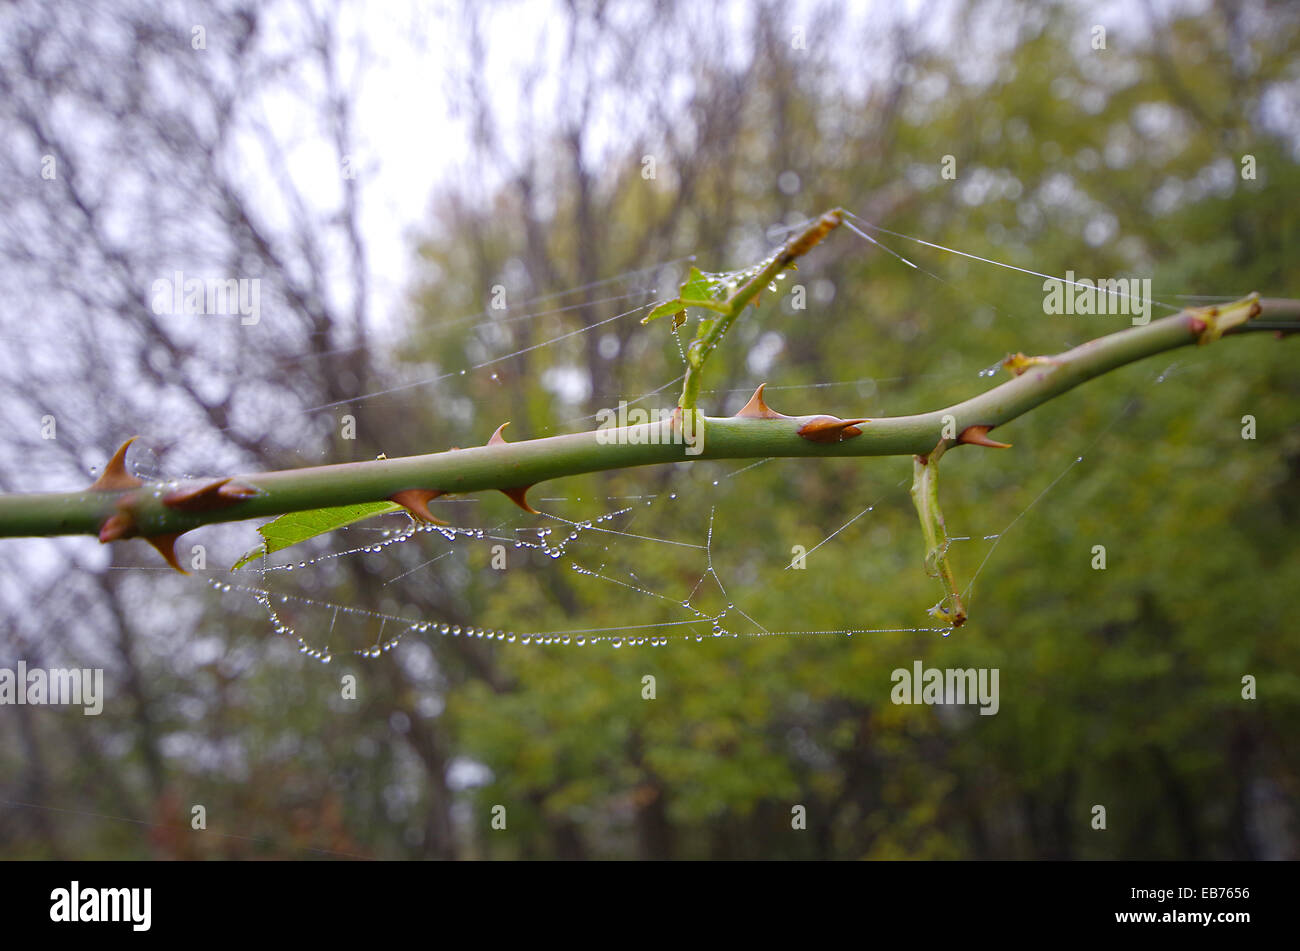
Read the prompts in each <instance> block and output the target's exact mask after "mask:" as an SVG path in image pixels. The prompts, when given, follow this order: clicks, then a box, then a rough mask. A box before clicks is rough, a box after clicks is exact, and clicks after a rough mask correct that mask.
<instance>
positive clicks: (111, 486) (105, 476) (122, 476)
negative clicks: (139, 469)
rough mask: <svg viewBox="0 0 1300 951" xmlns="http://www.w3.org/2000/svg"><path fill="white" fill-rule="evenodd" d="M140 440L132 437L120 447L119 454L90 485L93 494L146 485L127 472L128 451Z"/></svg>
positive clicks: (137, 437) (114, 456) (116, 453)
mask: <svg viewBox="0 0 1300 951" xmlns="http://www.w3.org/2000/svg"><path fill="white" fill-rule="evenodd" d="M139 438H140V437H139V436H132V437H131V438H130V439H128V440H127V441H126V442H124V443H122V445H120V446H118V448H117V452H115V453H113V458H112V459H110V460H108V464H107V465H105V466H104V471H103V472H101V473H100V474H99V478H98V479H96V480H95V481H94V482H92V483H91V484H90V489H91V491H92V492H115V491H120V490H122V489H137V488H139V487H140V486H142V485H144V483H143V482H141V481H140V480H139V479H137V478H136V477H135V476H133V475H131V473H129V472H127V471H126V450H127V448H128V447H129V446H130V445H131V443H133V442H135V441H136V440H137V439H139Z"/></svg>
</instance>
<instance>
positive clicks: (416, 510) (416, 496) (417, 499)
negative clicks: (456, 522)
mask: <svg viewBox="0 0 1300 951" xmlns="http://www.w3.org/2000/svg"><path fill="white" fill-rule="evenodd" d="M440 495H446V493H445V492H443V491H442V490H441V489H403V490H402V491H401V492H394V493H393V494H392V495H390V496H389V497H388V501H390V502H396V503H397V504H398V505H400V506H402V508H404V509H406V511H408V512H410V513H411V514H412V515H413V516H415V517H416V518H418V519H419V520H420V521H422V522H432V523H433V524H434V525H446V524H447V523H446V522H444V521H442V520H441V519H437V518H434V517H433V513H432V512H430V511H429V503H430V502H432V501H433V500H434V499H436V498H437V497H438V496H440Z"/></svg>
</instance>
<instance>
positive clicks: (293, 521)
mask: <svg viewBox="0 0 1300 951" xmlns="http://www.w3.org/2000/svg"><path fill="white" fill-rule="evenodd" d="M400 511H402V507H401V506H400V505H398V504H397V503H396V502H363V503H361V504H359V505H339V506H333V507H330V508H324V509H312V510H311V511H308V512H290V513H289V514H287V515H281V516H280V517H279V518H276V519H272V520H271V521H269V522H267V523H266V524H265V525H259V526H258V528H257V531H258V534H260V535H261V536H262V544H260V545H258V546H257V547H256V548H253V549H250V550H249V551H247V552H245V553H244V556H243V557H242V558H240V559H239V561H237V562H235V563H234V564H233V565H231V567H230V570H231V571H237V570H238V569H240V568H242V567H244V565H246V564H248V563H249V562H250V561H253V560H255V559H257V558H261V557H263V556H264V555H271V554H274V553H275V552H277V551H283V550H284V549H286V548H290V547H292V546H293V545H297V544H298V543H300V542H305V541H306V540H307V539H309V538H315V537H316V536H317V535H324V534H325V533H326V532H332V531H334V530H335V529H338V528H345V527H346V526H348V525H354V524H356V523H357V522H360V521H364V520H365V519H368V518H373V517H374V516H376V515H388V514H390V513H392V512H400Z"/></svg>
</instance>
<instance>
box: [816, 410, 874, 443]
mask: <svg viewBox="0 0 1300 951" xmlns="http://www.w3.org/2000/svg"><path fill="white" fill-rule="evenodd" d="M869 422H871V420H869V419H840V418H838V417H836V416H814V417H813V418H812V419H810V420H808V422H806V423H804V424H803V425H802V426H800V427H799V435H800V436H802V437H803V438H804V439H807V440H809V441H810V442H843V441H844V440H846V439H852V438H853V437H854V436H861V435H862V430H860V429H858V424H860V423H869Z"/></svg>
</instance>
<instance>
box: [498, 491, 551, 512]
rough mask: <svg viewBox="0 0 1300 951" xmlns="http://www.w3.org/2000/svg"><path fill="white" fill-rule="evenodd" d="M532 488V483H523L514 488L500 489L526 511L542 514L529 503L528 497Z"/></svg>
mask: <svg viewBox="0 0 1300 951" xmlns="http://www.w3.org/2000/svg"><path fill="white" fill-rule="evenodd" d="M531 488H532V486H531V485H522V486H518V487H516V488H513V489H501V490H500V491H501V492H502V493H503V494H504V495H505V497H506V498H508V499H509V500H510V501H511V502H514V503H515V505H517V506H519V507H520V508H521V509H523V510H524V511H525V512H532V513H533V514H534V515H541V514H542V513H541V512H539V511H537V509H535V508H533V507H532V506H531V505H529V504H528V498H527V496H528V490H529V489H531Z"/></svg>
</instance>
